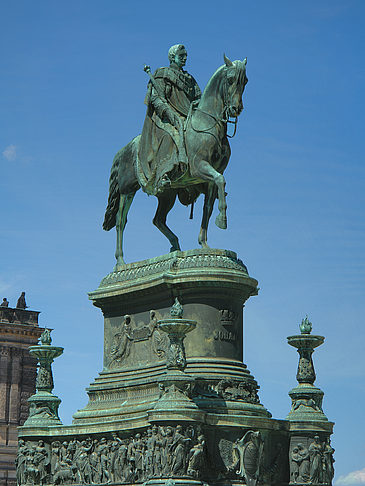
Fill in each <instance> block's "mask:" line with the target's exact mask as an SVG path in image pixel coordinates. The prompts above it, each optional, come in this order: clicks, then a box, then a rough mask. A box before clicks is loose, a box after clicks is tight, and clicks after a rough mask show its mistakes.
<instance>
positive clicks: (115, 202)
mask: <svg viewBox="0 0 365 486" xmlns="http://www.w3.org/2000/svg"><path fill="white" fill-rule="evenodd" d="M168 57H169V61H170V66H169V67H162V68H159V69H157V71H156V72H155V73H154V74H153V75H152V73H151V70H150V67H149V66H145V68H144V70H145V71H146V73H147V74H148V75H149V78H150V80H149V83H148V88H147V95H146V99H145V103H146V105H147V113H146V118H145V122H144V125H143V129H142V133H141V134H140V135H138V136H137V137H135V138H134V139H133V140H132V141H131V142H129V143H128V144H127V145H126V146H125V147H123V148H122V149H121V150H119V152H118V153H117V154H116V156H115V157H114V161H113V166H112V169H111V175H110V180H109V198H108V205H107V208H106V212H105V218H104V223H103V228H104V230H106V231H109V230H110V229H111V228H113V227H114V226H115V227H116V231H117V248H116V253H115V257H116V259H117V265H116V269H119V268H122V267H123V266H124V265H125V263H124V260H123V232H124V229H125V225H126V222H127V214H128V211H129V208H130V205H131V203H132V201H133V198H134V195H135V193H136V192H137V191H138V189H139V188H142V190H143V191H144V192H146V193H147V194H149V195H153V196H156V197H157V199H158V207H157V210H156V214H155V216H154V218H153V224H154V225H155V226H157V228H158V229H159V230H160V231H161V232H162V233H163V234H164V235H165V236H166V237H167V238H168V240H169V241H170V244H171V250H170V251H175V250H180V244H179V239H178V237H177V236H176V235H175V234H174V233H173V232H172V231H171V229H170V228H169V227H168V226H167V224H166V218H167V215H168V213H169V211H170V210H171V209H172V207H173V205H174V203H175V200H176V197H178V199H179V201H180V202H181V203H182V204H184V205H186V206H188V205H190V204H191V207H192V209H193V204H194V202H195V200H196V199H197V197H198V196H199V195H200V194H204V197H205V199H204V207H203V217H202V223H201V228H200V233H199V238H198V241H199V244H200V245H201V246H202V247H203V248H209V247H208V244H207V230H208V224H209V219H210V217H211V214H212V210H213V205H214V202H215V200H216V199H218V210H219V214H218V216H217V218H216V220H215V223H216V225H217V226H218V227H219V228H221V229H226V228H227V216H226V210H227V203H226V193H225V185H226V182H225V179H224V176H223V172H224V170H225V168H226V167H227V164H228V161H229V158H230V154H231V150H230V146H229V142H228V137H229V135H228V133H227V125H228V123H233V124H234V133H233V135H234V134H235V131H236V125H237V117H238V116H239V115H240V113H241V112H242V110H243V103H242V94H243V91H244V89H245V86H246V84H247V76H246V63H247V59H244V60H243V61H233V62H232V61H231V60H230V59H228V57H226V56H225V55H224V64H223V66H221V67H219V68H218V69H217V71H216V72H215V73H214V74H213V76H212V77H211V78H210V80H209V82H208V84H207V86H206V88H205V90H204V91H203V93H201V91H200V89H199V86H198V84H197V82H196V81H195V79H194V78H193V77H192V76H191V75H190V74H189V73H188V72H187V71H185V70H184V69H183V67H184V65H185V63H186V59H187V52H186V49H185V47H184V46H183V45H182V44H177V45H174V46H172V47H171V48H170V49H169V52H168ZM230 118H233V119H234V120H230ZM233 135H232V136H233Z"/></svg>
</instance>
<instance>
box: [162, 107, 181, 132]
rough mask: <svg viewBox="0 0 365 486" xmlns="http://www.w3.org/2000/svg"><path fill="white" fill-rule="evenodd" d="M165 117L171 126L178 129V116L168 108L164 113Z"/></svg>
mask: <svg viewBox="0 0 365 486" xmlns="http://www.w3.org/2000/svg"><path fill="white" fill-rule="evenodd" d="M165 115H166V117H167V119H168V120H169V122H170V123H171V125H173V126H174V127H175V128H178V127H179V125H180V118H179V117H178V115H176V113H174V112H173V111H172V109H171V108H170V107H169V108H168V109H167V110H166V111H165Z"/></svg>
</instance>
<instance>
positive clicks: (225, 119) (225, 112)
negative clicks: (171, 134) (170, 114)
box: [184, 76, 238, 145]
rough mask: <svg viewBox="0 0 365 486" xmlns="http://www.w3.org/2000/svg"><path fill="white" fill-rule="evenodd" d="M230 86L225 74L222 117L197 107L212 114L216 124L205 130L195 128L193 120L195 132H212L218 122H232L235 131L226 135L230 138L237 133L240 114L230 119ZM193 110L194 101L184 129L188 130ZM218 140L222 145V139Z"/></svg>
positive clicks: (197, 108) (209, 114)
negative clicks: (228, 99)
mask: <svg viewBox="0 0 365 486" xmlns="http://www.w3.org/2000/svg"><path fill="white" fill-rule="evenodd" d="M227 93H228V88H227V76H225V78H224V92H223V104H224V108H223V116H222V117H221V118H218V117H216V116H215V115H213V114H212V113H208V112H206V111H204V110H202V109H201V108H199V107H195V110H197V111H200V112H201V113H204V115H208V116H210V117H211V118H213V120H214V121H215V123H214V125H212V126H211V127H209V128H206V129H204V130H200V129H199V128H194V126H193V120H191V128H192V129H193V130H194V131H195V132H198V133H210V132H209V131H210V130H212V128H214V127H215V126H216V125H217V124H218V123H223V124H227V123H232V124H234V131H233V134H232V135H229V134H228V133H226V136H227V137H228V138H233V137H234V136H235V135H236V131H237V122H238V115H237V116H235V117H233V118H234V120H230V119H229V116H228V111H229V105H228V102H227V98H228V95H227ZM192 111H193V103H191V105H190V108H189V113H188V116H187V119H186V123H185V127H184V131H185V130H186V126H187V123H188V120H189V119H190V118H191V115H192ZM210 134H211V135H212V136H213V137H214V138H216V136H215V135H213V133H210ZM217 142H218V143H219V145H220V141H219V140H217Z"/></svg>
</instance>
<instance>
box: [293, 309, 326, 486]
mask: <svg viewBox="0 0 365 486" xmlns="http://www.w3.org/2000/svg"><path fill="white" fill-rule="evenodd" d="M300 330H301V334H297V335H294V336H289V337H288V344H290V346H293V347H294V348H296V349H297V350H298V353H299V362H298V371H297V381H298V385H297V386H296V387H295V388H293V389H292V390H290V392H289V396H290V398H291V400H292V407H291V410H290V412H289V415H288V416H287V420H289V422H290V450H289V459H290V484H292V485H298V484H303V485H305V484H306V485H308V484H311V485H312V484H318V485H323V484H325V485H330V484H331V483H332V479H333V474H334V470H333V462H334V461H333V452H334V449H333V448H332V447H331V445H330V435H331V434H332V430H333V425H334V424H333V422H329V420H328V418H327V417H326V415H325V414H324V412H323V409H322V401H323V395H324V393H323V391H322V390H321V389H320V388H317V387H316V386H315V385H314V382H315V379H316V373H315V370H314V364H313V360H312V354H313V351H314V349H315V348H317V347H318V346H320V345H321V344H323V342H324V337H323V336H315V335H312V334H311V331H312V324H311V323H310V322H309V321H308V318H305V319H304V320H303V321H302V323H301V326H300Z"/></svg>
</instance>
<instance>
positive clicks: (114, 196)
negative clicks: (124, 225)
mask: <svg viewBox="0 0 365 486" xmlns="http://www.w3.org/2000/svg"><path fill="white" fill-rule="evenodd" d="M120 152H121V151H119V152H118V153H117V154H116V156H115V157H114V161H113V165H112V169H111V172H110V178H109V197H108V205H107V207H106V210H105V216H104V222H103V229H104V230H105V231H109V230H111V229H112V228H114V226H115V223H116V216H117V212H118V209H119V200H120V192H119V186H118V173H119V170H118V169H119V159H120V155H121V154H120Z"/></svg>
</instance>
